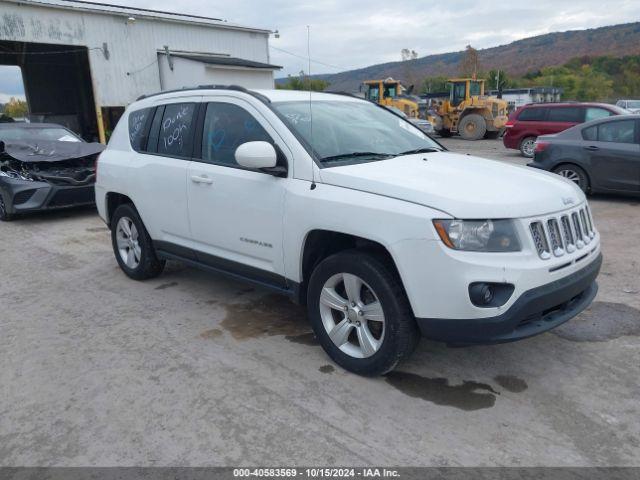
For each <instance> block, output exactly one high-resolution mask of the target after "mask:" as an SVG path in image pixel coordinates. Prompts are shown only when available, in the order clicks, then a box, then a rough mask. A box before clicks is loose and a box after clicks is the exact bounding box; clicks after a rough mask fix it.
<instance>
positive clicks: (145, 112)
mask: <svg viewBox="0 0 640 480" xmlns="http://www.w3.org/2000/svg"><path fill="white" fill-rule="evenodd" d="M152 110H153V109H152V108H143V109H142V110H136V111H135V112H131V113H130V114H129V141H130V142H131V147H132V148H133V149H134V150H136V151H140V150H142V149H143V148H144V147H145V143H146V137H147V131H148V123H149V119H150V117H151V111H152Z"/></svg>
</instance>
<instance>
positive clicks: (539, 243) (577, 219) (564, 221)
mask: <svg viewBox="0 0 640 480" xmlns="http://www.w3.org/2000/svg"><path fill="white" fill-rule="evenodd" d="M529 229H530V230H531V238H532V240H533V244H534V245H535V248H536V251H537V252H538V256H539V257H540V258H542V259H543V260H548V259H550V258H551V257H552V256H556V257H561V256H563V255H564V254H565V253H573V252H575V251H576V250H581V249H583V248H584V247H585V245H587V244H588V243H590V242H591V240H592V239H593V238H594V237H595V235H596V231H595V228H594V225H593V218H592V216H591V212H590V211H589V207H588V206H584V207H581V208H579V209H576V210H574V211H572V212H570V213H565V214H562V215H560V216H552V217H549V218H547V219H545V220H544V221H543V220H536V221H534V222H531V223H530V224H529Z"/></svg>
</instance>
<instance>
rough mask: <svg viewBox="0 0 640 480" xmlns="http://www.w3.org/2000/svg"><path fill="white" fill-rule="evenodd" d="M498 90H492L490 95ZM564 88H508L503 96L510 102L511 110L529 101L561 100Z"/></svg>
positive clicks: (503, 92)
mask: <svg viewBox="0 0 640 480" xmlns="http://www.w3.org/2000/svg"><path fill="white" fill-rule="evenodd" d="M498 93H499V92H498V90H491V91H490V92H489V95H493V96H497V95H498ZM561 96H562V88H559V87H531V88H506V89H504V90H503V91H502V98H503V99H504V100H506V101H507V103H508V104H509V110H515V109H516V108H520V107H521V106H523V105H526V104H528V103H552V102H559V101H560V97H561Z"/></svg>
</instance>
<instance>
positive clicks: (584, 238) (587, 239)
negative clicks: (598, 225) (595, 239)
mask: <svg viewBox="0 0 640 480" xmlns="http://www.w3.org/2000/svg"><path fill="white" fill-rule="evenodd" d="M579 215H580V226H581V227H582V241H583V242H584V243H585V245H586V244H588V243H589V242H590V241H591V237H590V236H589V226H588V225H587V216H586V215H585V212H584V208H581V209H580V213H579Z"/></svg>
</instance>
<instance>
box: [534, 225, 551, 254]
mask: <svg viewBox="0 0 640 480" xmlns="http://www.w3.org/2000/svg"><path fill="white" fill-rule="evenodd" d="M529 228H530V230H531V236H532V238H533V243H534V244H535V246H536V250H537V251H538V255H539V256H540V258H542V259H543V260H547V259H549V258H551V252H550V251H549V242H548V241H547V235H546V233H545V231H544V226H543V224H542V222H533V223H531V225H530V226H529Z"/></svg>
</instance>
